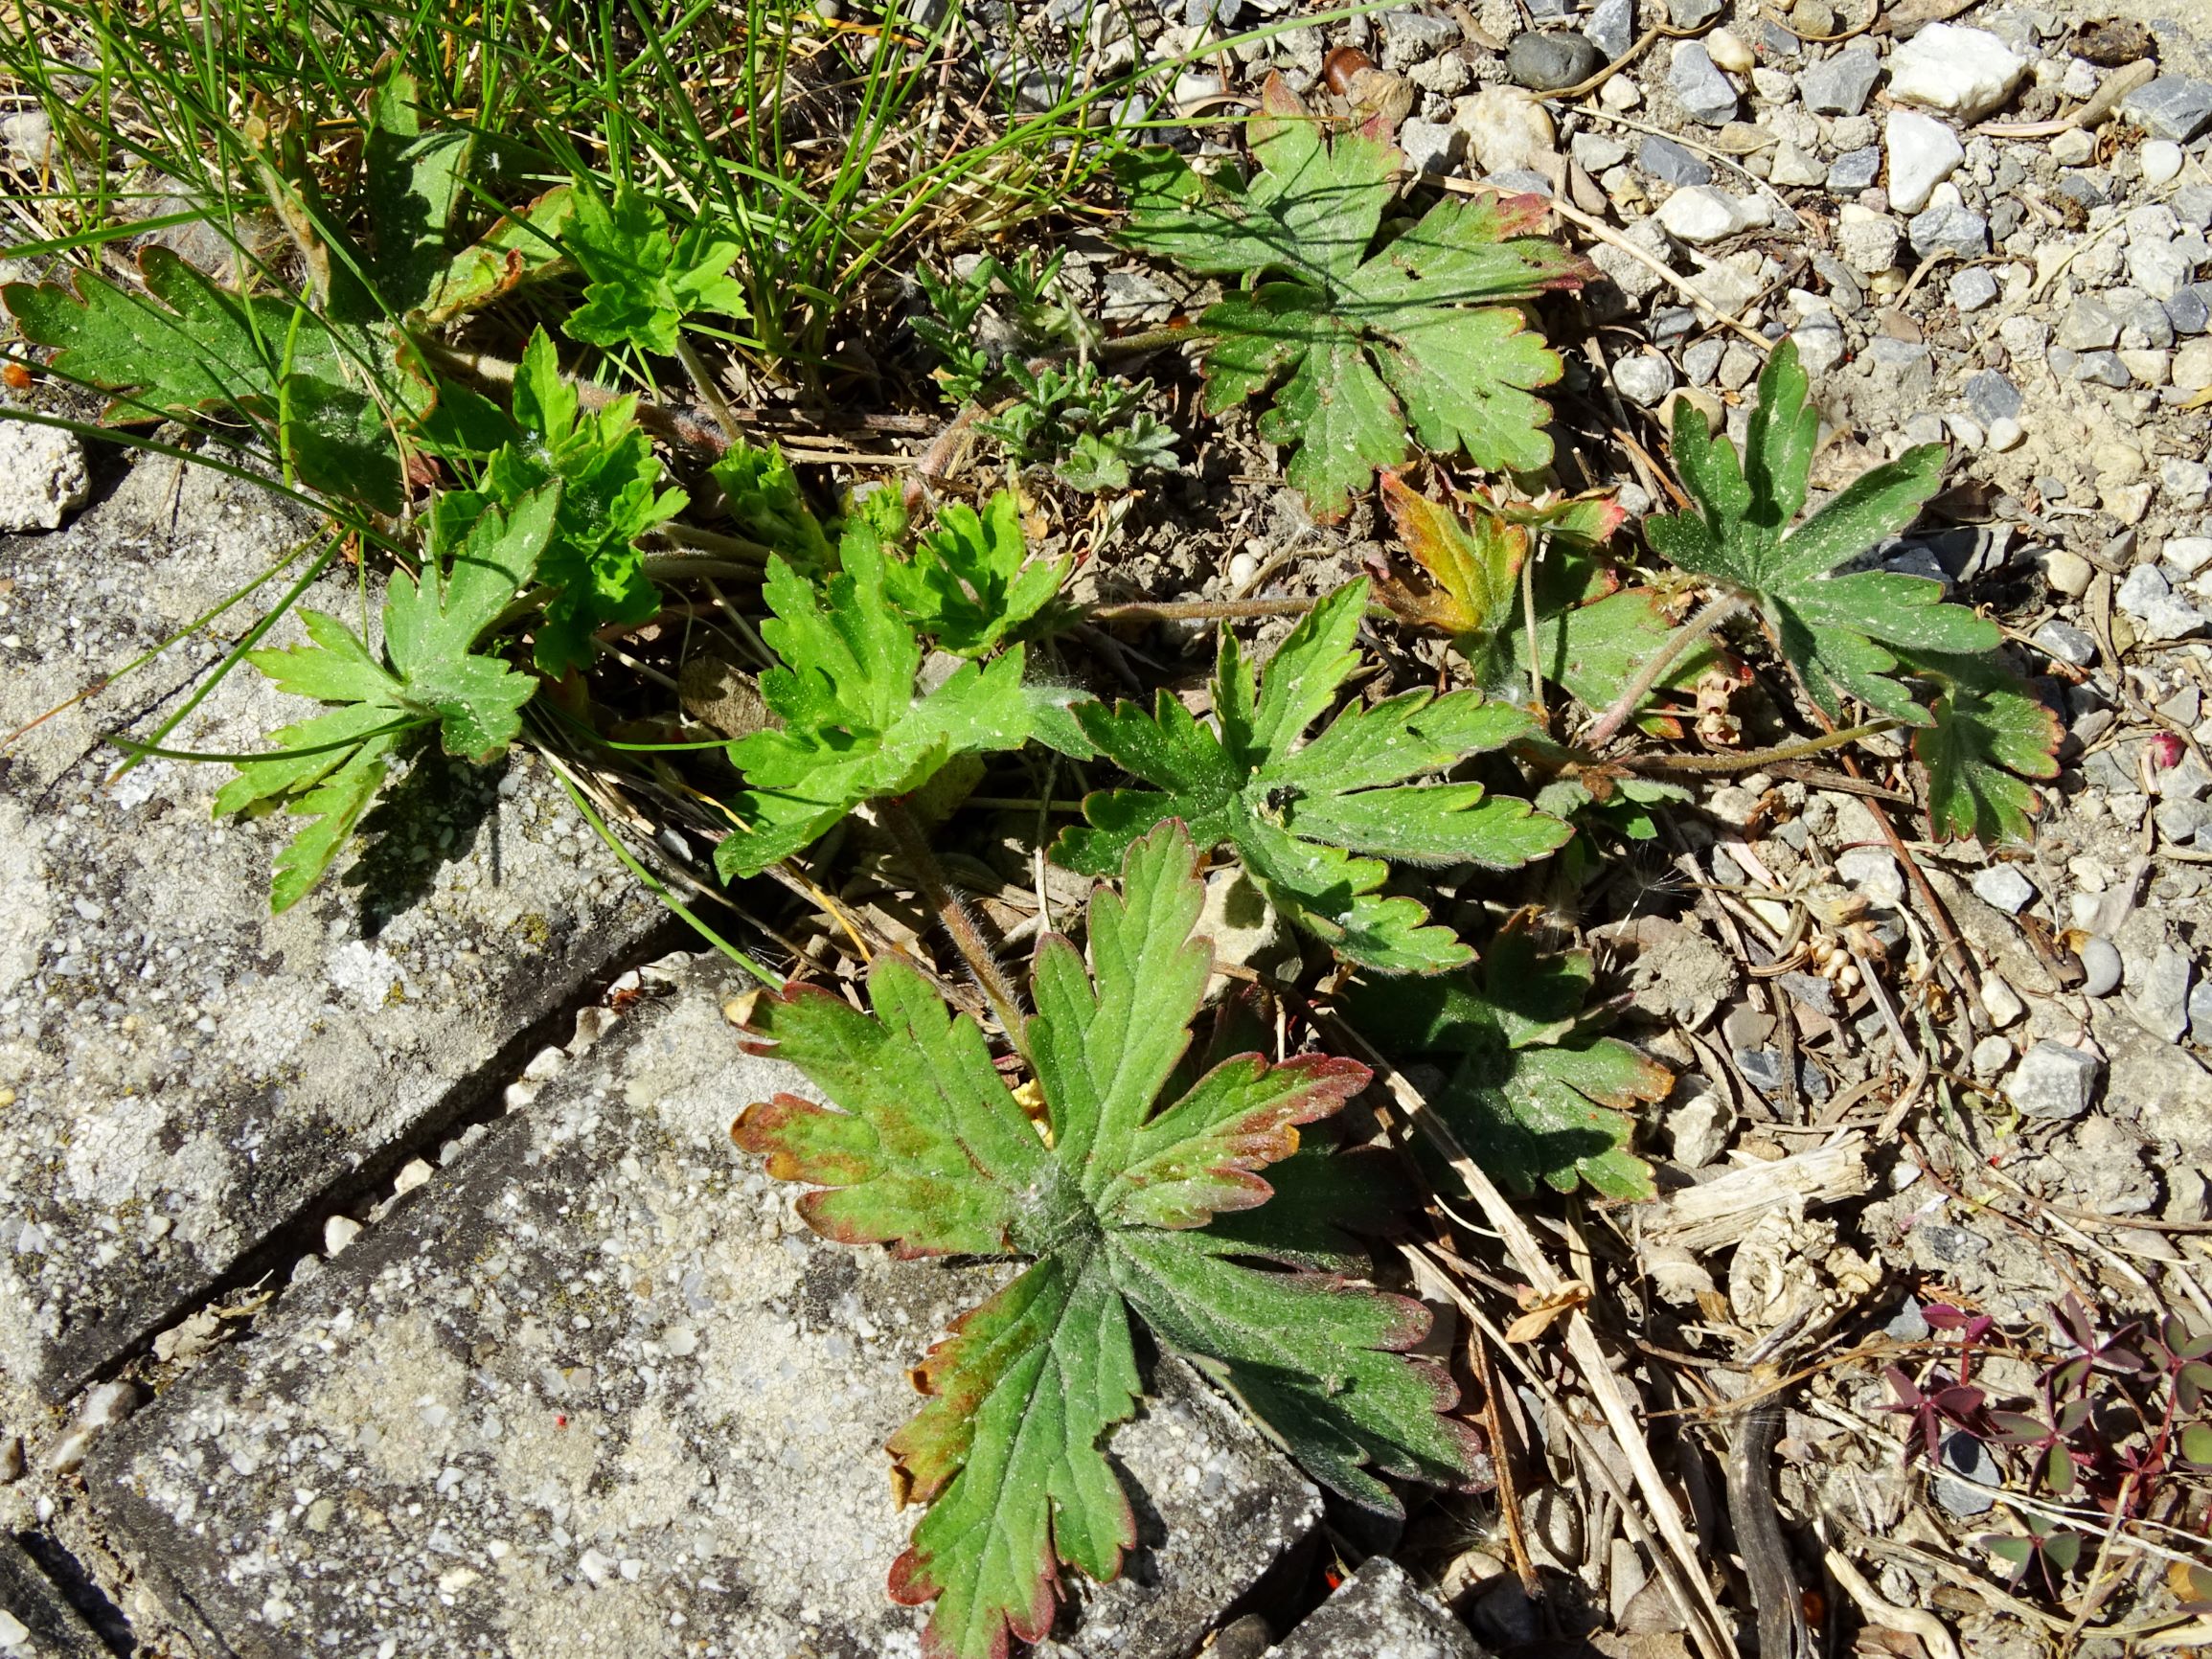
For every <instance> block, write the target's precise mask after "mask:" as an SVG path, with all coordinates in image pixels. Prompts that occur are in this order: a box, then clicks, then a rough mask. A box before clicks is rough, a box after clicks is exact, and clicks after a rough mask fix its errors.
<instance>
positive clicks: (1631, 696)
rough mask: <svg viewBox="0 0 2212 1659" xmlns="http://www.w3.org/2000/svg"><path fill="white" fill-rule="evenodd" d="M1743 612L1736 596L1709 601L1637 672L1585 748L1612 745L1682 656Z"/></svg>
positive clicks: (1592, 730) (1585, 736) (1588, 734)
mask: <svg viewBox="0 0 2212 1659" xmlns="http://www.w3.org/2000/svg"><path fill="white" fill-rule="evenodd" d="M1743 608H1744V602H1743V600H1742V599H1740V598H1739V597H1737V596H1736V595H1735V594H1722V596H1721V597H1719V598H1718V599H1712V600H1707V601H1706V602H1705V603H1704V604H1703V605H1702V606H1701V607H1699V611H1698V613H1697V614H1696V615H1695V616H1693V617H1692V618H1691V619H1690V620H1689V621H1688V622H1686V623H1684V624H1683V625H1681V626H1680V627H1678V628H1676V630H1675V635H1674V637H1673V638H1672V639H1670V640H1669V641H1668V642H1667V643H1666V644H1665V645H1663V646H1661V647H1660V648H1658V650H1657V651H1655V652H1653V655H1652V658H1651V660H1650V661H1649V662H1647V663H1645V664H1644V666H1643V667H1642V668H1641V669H1640V670H1637V672H1636V677H1635V678H1634V679H1632V680H1630V682H1629V684H1628V687H1627V689H1626V690H1624V691H1623V692H1622V693H1621V694H1620V695H1619V696H1617V697H1615V698H1614V699H1613V706H1612V707H1611V708H1609V709H1608V710H1607V711H1606V712H1605V713H1604V714H1602V715H1600V716H1598V720H1597V724H1596V725H1594V726H1592V727H1590V729H1589V730H1588V731H1586V732H1585V733H1584V734H1583V736H1582V742H1583V745H1584V746H1585V748H1590V749H1599V748H1603V747H1604V746H1605V745H1606V744H1607V743H1608V742H1610V741H1611V740H1612V738H1613V734H1614V733H1616V732H1618V731H1619V730H1620V729H1621V727H1622V726H1624V725H1626V724H1627V723H1628V719H1629V716H1630V715H1633V714H1634V713H1635V712H1636V707H1637V705H1638V704H1640V703H1641V702H1642V701H1643V700H1644V698H1645V697H1646V696H1648V695H1649V694H1650V693H1651V690H1652V688H1653V686H1655V685H1657V684H1658V683H1659V680H1660V678H1661V677H1662V676H1663V675H1664V674H1665V673H1666V672H1667V670H1669V669H1671V668H1673V667H1674V666H1675V665H1676V663H1677V662H1679V661H1681V659H1682V656H1683V653H1684V652H1686V651H1688V650H1689V649H1690V648H1691V647H1693V646H1695V645H1696V644H1697V643H1698V642H1699V640H1701V639H1703V638H1704V637H1705V636H1706V635H1707V634H1709V633H1711V632H1712V631H1713V630H1714V629H1715V628H1717V627H1719V626H1720V625H1722V623H1724V622H1726V621H1727V620H1728V619H1729V618H1730V617H1732V616H1734V615H1736V614H1737V613H1738V612H1739V611H1741V610H1742V609H1743Z"/></svg>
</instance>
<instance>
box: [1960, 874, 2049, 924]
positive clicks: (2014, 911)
mask: <svg viewBox="0 0 2212 1659" xmlns="http://www.w3.org/2000/svg"><path fill="white" fill-rule="evenodd" d="M1973 891H1974V896H1975V897H1976V898H1979V899H1980V900H1981V901H1982V902H1983V903H1984V904H1994V905H1995V906H1996V907H1997V909H1999V910H2001V911H2003V912H2004V913H2005V914H2006V915H2007V916H2018V914H2019V913H2020V912H2021V911H2022V910H2024V909H2026V908H2027V907H2028V905H2029V904H2030V903H2032V902H2033V901H2034V899H2035V897H2036V890H2035V887H2034V885H2033V884H2032V883H2030V882H2029V880H2028V878H2027V877H2026V876H2024V875H2021V874H2020V873H2019V872H2018V870H2016V869H2014V868H2013V866H2011V865H2010V864H1992V865H1991V866H1989V868H1988V869H1986V870H1977V871H1976V872H1974V878H1973Z"/></svg>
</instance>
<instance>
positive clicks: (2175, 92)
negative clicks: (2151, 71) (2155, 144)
mask: <svg viewBox="0 0 2212 1659" xmlns="http://www.w3.org/2000/svg"><path fill="white" fill-rule="evenodd" d="M2120 107H2121V108H2122V109H2124V110H2125V111H2127V113H2128V114H2130V115H2131V116H2132V117H2134V119H2135V121H2136V123H2137V124H2138V125H2141V126H2142V128H2143V130H2144V131H2146V132H2148V133H2149V134H2150V135H2151V136H2152V137H2153V138H2162V139H2165V140H2167V141H2168V142H2169V143H2172V144H2187V143H2188V142H2189V141H2190V140H2191V139H2193V138H2195V137H2196V136H2197V135H2198V134H2199V133H2200V132H2202V131H2203V130H2204V128H2205V126H2206V125H2207V124H2212V84H2208V83H2206V82H2204V81H2201V80H2191V79H2189V78H2188V77H2187V76H2183V75H2161V76H2159V77H2158V79H2157V80H2154V81H2151V82H2150V83H2149V84H2147V85H2144V86H2138V87H2137V88H2135V90H2134V91H2132V92H2131V93H2129V94H2128V96H2127V97H2126V98H2124V99H2122V100H2121V101H2120Z"/></svg>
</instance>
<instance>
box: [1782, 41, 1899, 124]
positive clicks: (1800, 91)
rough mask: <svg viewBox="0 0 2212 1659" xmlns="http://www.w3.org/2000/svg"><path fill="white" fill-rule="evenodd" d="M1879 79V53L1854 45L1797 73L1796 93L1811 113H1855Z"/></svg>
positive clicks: (1871, 48) (1861, 106) (1872, 49)
mask: <svg viewBox="0 0 2212 1659" xmlns="http://www.w3.org/2000/svg"><path fill="white" fill-rule="evenodd" d="M1880 79H1881V55H1880V54H1879V53H1877V52H1876V51H1875V50H1874V48H1873V47H1871V46H1854V47H1852V48H1851V49H1850V50H1849V51H1847V52H1838V53H1837V54H1836V56H1835V57H1830V58H1825V59H1823V60H1822V61H1821V62H1818V63H1815V64H1813V65H1812V66H1811V67H1809V68H1807V69H1806V70H1804V71H1803V72H1802V73H1800V74H1799V75H1798V77H1797V96H1798V97H1799V98H1801V99H1803V100H1804V101H1805V107H1806V108H1807V109H1810V110H1811V111H1812V112H1813V114H1814V115H1857V114H1858V113H1859V111H1860V110H1862V109H1864V108H1865V107H1866V101H1867V100H1868V99H1869V98H1871V97H1872V96H1873V95H1874V83H1875V82H1876V81H1877V80H1880Z"/></svg>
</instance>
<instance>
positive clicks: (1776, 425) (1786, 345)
mask: <svg viewBox="0 0 2212 1659" xmlns="http://www.w3.org/2000/svg"><path fill="white" fill-rule="evenodd" d="M1808 390H1809V384H1808V382H1807V379H1806V375H1805V371H1804V369H1803V368H1801V367H1800V366H1799V364H1798V361H1797V348H1796V346H1795V345H1794V344H1793V343H1792V342H1790V341H1788V340H1785V341H1783V342H1782V343H1781V344H1780V345H1778V346H1776V347H1775V348H1774V352H1773V354H1772V355H1771V356H1770V357H1768V358H1767V369H1766V373H1764V374H1763V375H1760V376H1759V406H1758V408H1757V409H1755V410H1754V411H1753V412H1752V415H1751V423H1750V428H1749V430H1748V433H1747V434H1746V443H1745V453H1744V456H1743V459H1742V461H1741V462H1739V460H1738V458H1737V455H1736V449H1735V446H1734V445H1733V444H1731V443H1728V442H1727V440H1726V439H1722V440H1721V441H1719V442H1718V443H1716V442H1715V441H1714V439H1713V437H1712V434H1711V433H1710V432H1709V431H1708V430H1707V429H1706V425H1705V417H1704V415H1703V414H1702V413H1701V412H1700V411H1699V410H1698V408H1697V407H1696V406H1695V405H1693V404H1692V403H1691V402H1689V400H1688V399H1686V398H1685V399H1684V400H1683V401H1682V402H1681V403H1680V404H1679V405H1677V406H1676V410H1675V434H1674V437H1675V443H1674V457H1675V466H1676V468H1677V469H1678V470H1679V471H1680V473H1681V475H1682V482H1683V484H1684V485H1685V486H1686V487H1687V488H1688V489H1689V491H1690V494H1691V495H1692V496H1693V497H1694V498H1695V499H1696V500H1697V502H1698V505H1699V511H1698V512H1696V513H1688V512H1685V513H1679V514H1676V515H1673V516H1668V517H1654V518H1649V519H1646V520H1645V521H1644V534H1645V535H1646V536H1647V537H1648V538H1649V539H1650V541H1651V543H1652V545H1653V547H1654V548H1656V549H1657V550H1658V551H1659V552H1660V553H1661V554H1663V555H1664V556H1665V557H1667V558H1668V559H1669V560H1670V561H1671V562H1673V563H1674V564H1676V566H1678V567H1679V568H1681V569H1683V570H1686V571H1688V572H1690V573H1691V574H1692V575H1695V576H1701V577H1704V578H1706V579H1708V580H1712V581H1714V582H1717V583H1719V584H1720V585H1721V586H1722V587H1725V588H1727V589H1729V590H1730V591H1732V592H1735V593H1737V594H1740V595H1742V596H1743V597H1744V598H1745V599H1746V600H1749V601H1751V602H1754V603H1755V604H1757V605H1758V607H1759V610H1760V613H1761V615H1762V616H1763V617H1764V618H1765V620H1766V622H1767V625H1768V626H1769V627H1770V628H1771V629H1772V630H1773V633H1774V637H1775V639H1776V641H1777V642H1778V643H1779V645H1780V647H1781V650H1782V653H1783V655H1784V656H1785V657H1787V658H1788V659H1789V661H1790V666H1791V667H1792V668H1793V669H1795V670H1796V671H1797V673H1798V676H1799V678H1800V679H1801V680H1802V681H1803V682H1804V685H1805V689H1806V691H1807V692H1808V693H1811V695H1812V697H1813V701H1815V702H1816V703H1818V704H1819V705H1820V707H1821V708H1822V710H1823V711H1825V712H1826V714H1827V715H1828V716H1829V717H1830V718H1831V719H1835V718H1837V717H1838V716H1840V715H1841V713H1842V705H1843V699H1844V697H1846V696H1852V697H1857V698H1858V699H1859V701H1860V702H1862V703H1864V704H1865V705H1866V706H1867V707H1868V708H1870V709H1872V710H1874V711H1875V712H1876V713H1877V714H1881V715H1887V716H1894V717H1896V718H1898V719H1902V720H1904V721H1907V722H1909V723H1910V724H1912V725H1916V726H1925V725H1927V724H1929V723H1930V722H1931V721H1932V720H1933V719H1934V717H1935V716H1933V715H1931V714H1930V713H1929V712H1928V711H1927V709H1925V708H1923V707H1922V706H1921V705H1920V704H1918V703H1916V702H1914V701H1913V700H1912V694H1911V693H1909V692H1908V691H1907V690H1906V689H1905V688H1904V686H1903V685H1901V684H1900V683H1899V682H1898V680H1897V679H1896V677H1895V676H1896V674H1897V673H1898V672H1899V671H1900V670H1899V663H1898V655H1899V654H1900V653H1910V654H1920V653H1928V652H1933V653H1937V654H1941V655H1946V656H1972V655H1977V654H1979V653H1982V652H1987V651H1992V650H1995V648H1996V647H1997V642H1998V640H1999V639H2000V638H2001V637H2002V636H2001V635H2000V634H1999V633H1998V631H1997V627H1996V625H1995V623H1990V622H1984V621H1983V620H1982V619H1981V618H1980V617H1977V616H1975V615H1974V614H1973V612H1972V611H1971V610H1968V609H1966V608H1965V607H1964V606H1963V605H1950V604H1945V603H1944V602H1943V584H1942V583H1940V582H1937V581H1933V580H1928V579H1927V578H1926V577H1917V576H1900V575H1897V574H1895V573H1893V572H1889V571H1862V572H1859V573H1858V574H1856V575H1851V576H1834V575H1831V574H1830V573H1831V572H1832V571H1834V570H1835V569H1836V566H1838V565H1840V564H1842V563H1843V562H1844V561H1845V560H1847V559H1849V558H1852V557H1856V556H1857V555H1859V554H1861V553H1864V552H1865V551H1866V550H1867V549H1869V548H1871V547H1873V546H1874V545H1875V544H1876V543H1877V542H1879V541H1881V539H1882V537H1884V536H1887V535H1894V534H1897V533H1898V532H1899V531H1901V530H1903V529H1904V527H1905V526H1906V525H1908V524H1910V523H1911V522H1912V521H1913V519H1914V517H1915V516H1917V515H1918V513H1919V511H1920V507H1921V503H1922V502H1924V501H1926V500H1927V498H1928V497H1929V496H1930V495H1932V494H1934V493H1935V489H1936V486H1937V485H1938V484H1939V483H1940V482H1941V481H1942V478H1943V466H1944V450H1943V446H1942V445H1941V444H1939V443H1924V444H1922V445H1921V446H1920V447H1919V448H1917V449H1908V450H1906V451H1905V453H1904V455H1903V456H1902V457H1901V458H1899V459H1898V460H1896V461H1893V462H1890V463H1889V464H1887V465H1886V466H1877V467H1875V468H1874V470H1872V471H1871V472H1868V473H1866V474H1865V475H1864V476H1863V477H1861V478H1859V479H1858V480H1857V481H1856V482H1854V483H1853V484H1851V485H1850V486H1848V487H1847V488H1846V489H1843V490H1841V491H1840V492H1839V493H1837V494H1836V496H1835V497H1834V499H1832V500H1831V501H1829V502H1828V504H1827V505H1826V506H1824V507H1822V508H1821V509H1820V511H1817V512H1815V513H1814V514H1813V516H1812V517H1811V518H1808V519H1807V520H1806V521H1805V522H1804V523H1803V524H1800V525H1798V526H1797V527H1796V528H1795V529H1791V528H1790V521H1791V520H1792V519H1794V518H1795V517H1796V516H1797V511H1798V509H1799V508H1801V507H1803V506H1804V505H1805V490H1806V484H1807V481H1808V479H1809V477H1810V475H1811V472H1812V466H1813V450H1814V448H1815V447H1816V446H1817V440H1818V438H1819V430H1820V415H1819V411H1818V410H1817V409H1815V408H1813V406H1812V404H1810V403H1809V402H1808V401H1807V400H1806V394H1807V392H1808Z"/></svg>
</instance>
